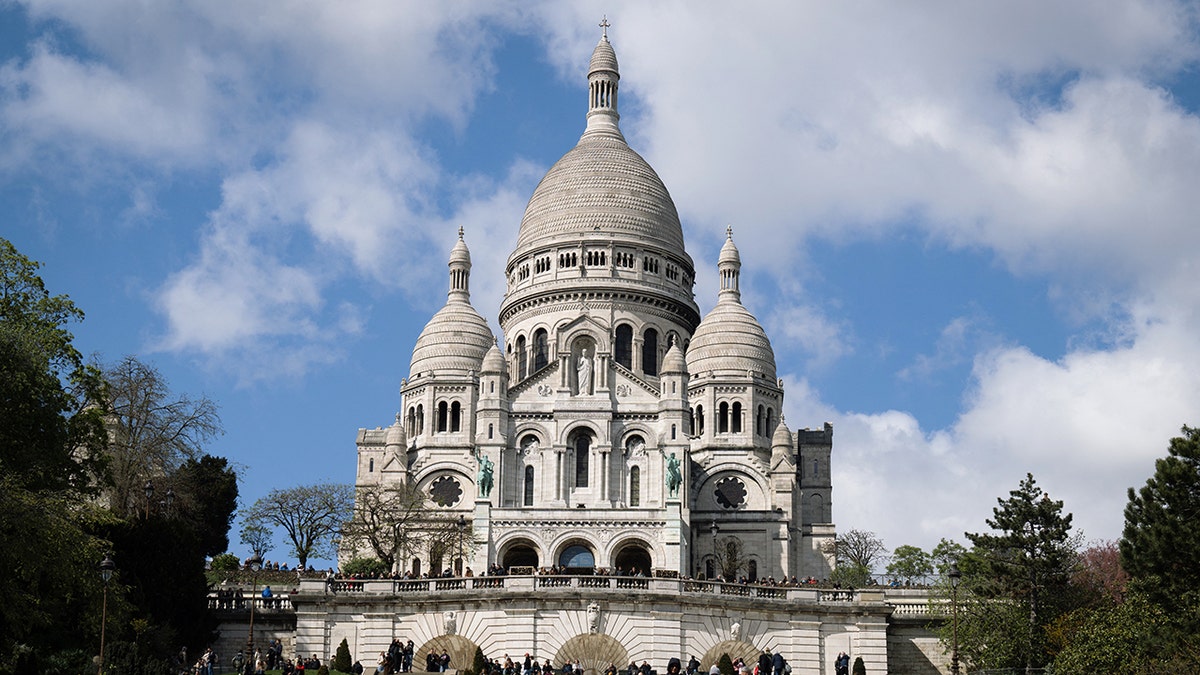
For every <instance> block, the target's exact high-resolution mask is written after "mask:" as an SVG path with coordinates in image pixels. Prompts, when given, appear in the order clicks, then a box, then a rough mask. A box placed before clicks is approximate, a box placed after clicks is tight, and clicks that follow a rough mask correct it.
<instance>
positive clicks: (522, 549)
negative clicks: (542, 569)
mask: <svg viewBox="0 0 1200 675" xmlns="http://www.w3.org/2000/svg"><path fill="white" fill-rule="evenodd" d="M500 564H501V565H502V566H503V567H504V569H509V568H511V567H534V568H536V567H537V566H538V552H537V549H536V548H534V547H533V545H532V544H530V543H528V542H524V541H522V542H519V543H516V544H513V545H512V546H510V547H508V550H507V551H505V552H504V556H503V558H502V560H501V563H500Z"/></svg>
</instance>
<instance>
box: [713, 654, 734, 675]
mask: <svg viewBox="0 0 1200 675" xmlns="http://www.w3.org/2000/svg"><path fill="white" fill-rule="evenodd" d="M717 668H718V669H719V670H720V671H721V675H735V673H737V671H736V670H734V668H733V659H731V658H729V655H728V654H721V658H719V659H717Z"/></svg>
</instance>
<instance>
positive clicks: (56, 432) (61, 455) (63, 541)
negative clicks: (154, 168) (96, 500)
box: [0, 238, 124, 668]
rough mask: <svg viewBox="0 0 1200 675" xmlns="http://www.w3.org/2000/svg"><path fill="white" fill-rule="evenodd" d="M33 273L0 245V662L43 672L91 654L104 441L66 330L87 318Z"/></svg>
mask: <svg viewBox="0 0 1200 675" xmlns="http://www.w3.org/2000/svg"><path fill="white" fill-rule="evenodd" d="M39 267H40V265H39V264H38V263H36V262H34V261H32V260H30V259H29V258H27V257H25V256H24V255H22V254H20V253H19V252H18V251H17V250H16V248H15V247H14V246H13V245H12V244H11V243H10V242H9V241H8V240H6V239H3V238H0V532H3V533H4V536H5V545H4V546H2V547H0V569H3V570H4V574H0V598H3V599H4V600H3V602H0V664H5V663H9V662H15V661H17V660H21V659H24V660H26V661H28V659H29V658H32V657H25V656H21V653H23V652H22V650H24V649H28V650H30V652H31V653H32V654H35V655H36V658H37V660H38V662H39V663H42V664H44V663H45V662H46V661H47V660H54V659H55V658H57V656H58V655H60V654H66V653H67V652H76V651H78V650H80V649H89V650H90V649H91V644H93V642H92V641H93V639H94V638H95V637H96V636H97V635H98V633H99V621H98V620H94V619H93V617H97V616H99V614H98V612H99V605H100V597H101V591H102V587H101V583H100V580H99V578H98V575H97V574H96V572H95V570H96V564H97V563H98V562H99V560H100V559H101V558H102V557H103V555H104V552H105V551H106V550H107V548H108V544H107V542H104V541H103V540H102V539H100V538H99V537H97V536H96V535H95V534H94V531H95V529H96V527H97V525H96V524H97V522H99V521H103V520H104V519H105V518H106V517H107V516H106V514H105V513H104V512H103V511H101V510H99V509H97V508H95V506H94V505H93V504H92V503H91V501H90V499H89V497H90V495H91V494H93V493H94V477H95V476H96V475H98V474H99V473H100V472H101V471H102V468H103V450H104V444H105V441H106V437H105V433H104V427H103V424H102V423H101V419H100V415H99V414H98V411H97V410H96V409H95V403H96V402H97V401H99V400H100V393H101V380H100V378H99V376H98V373H96V372H95V370H94V369H91V368H88V367H87V366H85V365H83V360H82V358H81V356H80V354H79V352H78V350H76V349H75V347H74V345H73V344H72V339H73V337H72V335H71V333H70V331H69V330H67V324H68V323H70V322H73V321H79V320H81V319H82V318H83V312H82V311H80V310H79V309H78V308H77V307H76V306H75V304H74V303H73V302H71V300H70V299H69V298H68V297H67V296H64V295H50V293H49V292H48V291H47V290H46V287H45V284H44V282H43V281H42V279H41V277H40V276H39V275H38V273H37V270H38V268H39ZM112 591H113V592H112V593H111V594H110V597H109V600H110V606H109V608H110V613H111V615H113V616H117V617H119V616H121V613H122V612H123V611H124V610H123V607H124V601H123V599H122V594H121V590H120V587H119V585H117V586H116V587H114V588H113V589H112ZM21 645H24V646H23V647H22V646H21ZM10 655H11V657H12V658H11V659H10V658H9V656H10ZM32 667H35V668H36V667H41V666H39V665H37V664H32Z"/></svg>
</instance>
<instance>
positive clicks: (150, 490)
mask: <svg viewBox="0 0 1200 675" xmlns="http://www.w3.org/2000/svg"><path fill="white" fill-rule="evenodd" d="M142 492H145V493H146V519H147V520H149V519H150V504H151V502H153V501H154V483H151V482H150V481H146V484H145V485H143V486H142Z"/></svg>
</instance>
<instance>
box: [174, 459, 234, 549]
mask: <svg viewBox="0 0 1200 675" xmlns="http://www.w3.org/2000/svg"><path fill="white" fill-rule="evenodd" d="M170 483H171V484H172V485H173V486H174V489H175V495H176V496H175V506H174V509H173V514H174V515H175V516H176V517H179V518H183V519H185V520H187V521H188V523H190V525H191V527H192V528H193V529H194V530H195V535H196V537H197V538H198V539H199V543H200V549H201V550H202V551H203V552H204V555H206V556H213V555H217V554H218V553H221V552H223V551H225V550H227V549H228V548H229V528H230V527H231V526H232V525H233V516H234V514H235V513H236V512H237V501H238V477H237V474H236V473H235V472H234V470H233V467H231V466H230V465H229V460H228V459H226V458H224V457H215V456H213V455H208V454H205V455H201V456H200V458H199V459H190V458H189V459H187V460H185V461H184V462H183V465H182V466H180V467H179V469H178V470H177V471H175V473H174V474H172V475H171V480H170Z"/></svg>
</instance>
